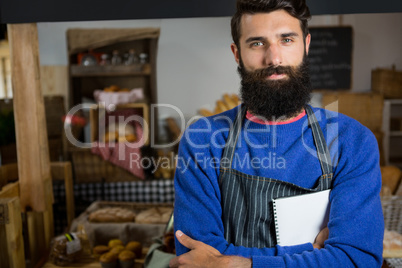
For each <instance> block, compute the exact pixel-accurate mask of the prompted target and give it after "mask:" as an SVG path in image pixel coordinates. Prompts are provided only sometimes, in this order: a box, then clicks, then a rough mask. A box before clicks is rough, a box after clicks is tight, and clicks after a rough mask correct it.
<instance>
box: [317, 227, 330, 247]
mask: <svg viewBox="0 0 402 268" xmlns="http://www.w3.org/2000/svg"><path fill="white" fill-rule="evenodd" d="M328 236H329V229H328V227H325V228H324V229H322V230H321V231H320V232H319V233H318V235H317V237H316V238H315V241H314V244H313V247H314V248H316V249H322V248H323V247H324V242H325V240H327V239H328Z"/></svg>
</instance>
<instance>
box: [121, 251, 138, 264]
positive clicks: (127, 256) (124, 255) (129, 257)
mask: <svg viewBox="0 0 402 268" xmlns="http://www.w3.org/2000/svg"><path fill="white" fill-rule="evenodd" d="M135 257H136V255H135V254H134V253H133V252H132V251H130V250H123V251H122V252H120V254H119V264H120V267H121V268H132V267H133V265H134V260H135Z"/></svg>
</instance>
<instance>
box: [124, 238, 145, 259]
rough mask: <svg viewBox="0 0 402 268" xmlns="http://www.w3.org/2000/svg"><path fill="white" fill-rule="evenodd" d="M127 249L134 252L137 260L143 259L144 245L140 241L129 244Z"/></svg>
mask: <svg viewBox="0 0 402 268" xmlns="http://www.w3.org/2000/svg"><path fill="white" fill-rule="evenodd" d="M126 249H127V250H130V251H132V252H133V253H134V254H135V256H136V257H137V258H141V257H142V244H141V243H140V242H138V241H131V242H128V243H127V245H126Z"/></svg>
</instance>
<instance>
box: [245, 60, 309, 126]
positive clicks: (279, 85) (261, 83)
mask: <svg viewBox="0 0 402 268" xmlns="http://www.w3.org/2000/svg"><path fill="white" fill-rule="evenodd" d="M238 72H239V74H240V77H241V89H240V96H241V99H242V102H243V104H244V105H245V106H246V107H247V110H248V111H249V112H251V113H252V114H253V115H256V116H258V117H261V119H263V120H270V121H277V120H285V119H288V118H291V117H294V116H297V115H298V114H299V113H300V112H301V111H302V109H303V107H305V105H306V104H307V103H308V102H309V101H310V99H311V95H310V93H311V83H310V75H309V70H308V59H307V57H306V56H305V57H304V58H303V62H302V63H301V64H300V65H299V66H297V67H290V66H275V67H274V66H270V67H268V68H266V69H259V70H256V71H252V72H249V71H246V70H245V68H244V65H243V63H242V61H241V60H240V65H239V67H238ZM275 73H276V74H287V76H288V77H287V78H284V79H279V80H267V77H268V76H270V75H272V74H275Z"/></svg>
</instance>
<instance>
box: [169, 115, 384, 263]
mask: <svg viewBox="0 0 402 268" xmlns="http://www.w3.org/2000/svg"><path fill="white" fill-rule="evenodd" d="M238 109H239V107H236V108H234V109H232V110H229V111H227V112H225V113H222V114H220V115H215V116H212V117H207V118H201V119H200V120H198V121H197V122H196V123H194V124H192V125H191V126H190V127H189V128H188V129H187V130H186V132H185V134H184V136H183V138H182V140H181V142H180V147H179V157H178V163H177V170H176V173H175V210H174V217H175V230H182V231H183V232H184V233H185V234H187V235H189V236H190V237H192V238H193V239H196V240H199V241H202V242H204V243H206V244H209V245H211V246H212V247H214V248H216V249H217V250H219V251H220V252H221V253H222V254H224V255H237V256H243V257H247V258H251V259H252V263H253V267H356V266H357V267H380V266H381V263H382V240H383V233H384V222H383V215H382V209H381V202H380V197H379V192H380V189H381V173H380V167H379V153H378V145H377V141H376V139H375V137H374V135H373V134H372V132H371V131H370V130H368V129H367V128H366V127H364V126H362V125H361V124H360V123H358V122H357V121H356V120H354V119H351V118H349V117H347V116H345V115H342V114H339V113H335V112H330V111H327V110H324V109H318V108H313V110H314V113H315V115H316V117H317V119H318V121H319V124H320V126H321V128H322V131H323V134H324V137H325V139H326V141H327V145H328V147H329V150H330V154H331V158H332V162H333V165H334V179H333V188H332V191H331V194H330V203H331V209H330V218H329V223H328V228H329V238H328V239H327V240H326V242H325V248H323V249H320V250H318V249H314V248H313V245H312V244H310V243H307V244H302V245H297V246H289V247H286V246H279V245H277V246H275V247H273V248H245V247H241V246H235V245H233V244H229V243H228V242H227V241H226V240H225V238H224V227H223V223H222V208H221V191H220V188H219V183H218V178H219V160H220V159H221V156H222V152H223V147H224V145H225V143H226V140H227V137H228V131H229V128H230V127H231V124H232V123H233V122H234V120H235V117H236V114H237V112H238ZM232 168H234V169H236V170H239V171H241V172H243V173H246V174H250V175H256V176H263V177H269V178H273V179H280V180H283V181H286V182H291V183H294V184H296V185H299V186H301V187H307V188H312V187H313V186H314V184H315V183H316V181H317V179H318V178H319V177H320V175H322V171H321V168H320V163H319V160H318V158H317V154H316V147H315V146H314V142H313V135H312V131H311V128H309V127H308V122H307V115H305V116H304V117H302V118H301V119H299V120H297V121H295V122H291V123H288V124H282V125H276V126H274V125H263V124H258V123H255V122H253V121H250V120H248V119H245V120H244V121H243V128H242V132H241V135H240V136H239V139H238V142H237V148H236V151H235V156H234V159H233V165H232ZM239 217H242V215H239ZM187 251H188V249H187V248H185V247H184V246H182V245H180V244H179V243H178V242H177V240H176V252H177V255H181V254H183V253H185V252H187Z"/></svg>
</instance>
